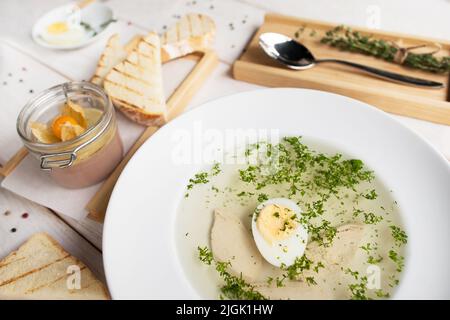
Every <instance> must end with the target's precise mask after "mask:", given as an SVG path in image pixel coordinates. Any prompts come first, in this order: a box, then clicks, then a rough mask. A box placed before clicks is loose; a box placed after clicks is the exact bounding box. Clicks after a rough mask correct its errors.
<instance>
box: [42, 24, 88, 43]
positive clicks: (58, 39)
mask: <svg viewBox="0 0 450 320" xmlns="http://www.w3.org/2000/svg"><path fill="white" fill-rule="evenodd" d="M67 26H68V30H67V31H65V32H62V33H59V34H51V33H50V32H48V31H47V30H46V29H44V30H42V33H41V37H42V39H43V40H44V41H45V42H47V43H49V44H54V45H71V44H77V43H80V42H82V41H84V39H85V38H86V37H87V36H88V35H87V33H86V31H85V30H84V28H83V27H82V26H81V25H79V24H78V25H77V24H73V23H67Z"/></svg>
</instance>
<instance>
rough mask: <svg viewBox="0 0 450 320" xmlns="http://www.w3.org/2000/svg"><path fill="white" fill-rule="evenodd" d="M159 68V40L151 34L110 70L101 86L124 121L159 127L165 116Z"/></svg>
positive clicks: (164, 120)
mask: <svg viewBox="0 0 450 320" xmlns="http://www.w3.org/2000/svg"><path fill="white" fill-rule="evenodd" d="M161 68H162V67H161V47H160V39H159V37H158V35H157V34H155V33H154V32H150V33H149V34H148V35H147V36H145V37H144V38H142V39H141V40H140V41H139V42H138V44H137V45H136V46H135V48H134V49H133V50H132V51H131V52H130V53H129V54H128V56H127V57H126V59H124V60H123V61H122V62H121V63H119V64H117V65H116V66H114V68H112V69H111V71H110V72H109V73H108V74H107V75H106V77H105V81H104V83H103V86H104V88H105V91H106V92H107V93H108V94H109V96H110V98H111V100H112V101H113V103H114V105H115V106H116V108H117V109H118V110H119V111H121V112H122V113H123V114H124V115H125V116H126V117H127V118H129V119H131V120H132V121H134V122H137V123H139V124H143V125H146V126H161V125H163V124H164V123H165V122H166V112H167V110H166V105H165V98H164V91H163V88H162V70H161Z"/></svg>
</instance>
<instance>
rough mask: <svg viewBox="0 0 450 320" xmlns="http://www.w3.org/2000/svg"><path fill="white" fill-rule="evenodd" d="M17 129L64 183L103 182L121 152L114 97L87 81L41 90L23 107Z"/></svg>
mask: <svg viewBox="0 0 450 320" xmlns="http://www.w3.org/2000/svg"><path fill="white" fill-rule="evenodd" d="M17 131H18V133H19V135H20V137H21V139H22V141H23V143H24V145H25V147H26V148H27V149H28V150H29V151H30V153H31V154H32V155H33V156H34V157H35V158H36V159H37V161H36V165H37V166H40V169H41V170H44V171H47V172H48V173H49V175H50V176H51V177H52V178H53V179H54V180H55V181H56V182H57V183H58V184H60V185H61V186H63V187H66V188H72V189H74V188H83V187H87V186H90V185H93V184H96V183H98V182H100V181H101V180H103V179H104V178H106V177H107V176H108V175H109V174H110V173H111V172H112V171H113V169H114V168H115V167H116V166H117V165H118V163H119V162H120V160H121V159H122V155H123V146H122V141H121V139H120V136H119V132H118V129H117V122H116V117H115V111H114V107H113V105H112V103H111V100H110V99H109V97H108V95H107V94H106V93H105V92H104V91H103V90H102V88H100V87H99V86H97V85H95V84H92V83H89V82H68V83H64V84H61V85H57V86H55V87H52V88H50V89H47V90H45V91H44V92H42V93H40V94H39V95H37V96H36V97H35V98H34V99H33V100H31V101H29V102H28V103H27V104H26V105H25V107H24V108H23V109H22V111H21V112H20V114H19V117H18V119H17Z"/></svg>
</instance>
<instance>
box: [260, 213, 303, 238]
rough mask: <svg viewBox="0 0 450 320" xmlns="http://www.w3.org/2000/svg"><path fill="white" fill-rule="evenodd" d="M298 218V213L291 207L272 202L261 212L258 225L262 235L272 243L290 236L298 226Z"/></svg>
mask: <svg viewBox="0 0 450 320" xmlns="http://www.w3.org/2000/svg"><path fill="white" fill-rule="evenodd" d="M296 218H297V216H296V214H295V213H294V211H292V210H291V209H289V208H287V207H284V206H280V205H276V204H270V205H267V206H265V207H264V208H263V209H262V210H261V211H260V212H259V214H258V217H257V220H256V226H257V228H258V230H259V232H260V233H261V235H262V237H263V238H264V239H265V240H266V241H267V242H268V243H269V244H272V243H273V242H275V241H280V240H284V239H286V238H288V237H290V235H291V233H292V232H293V231H294V230H295V229H296V228H297V221H296Z"/></svg>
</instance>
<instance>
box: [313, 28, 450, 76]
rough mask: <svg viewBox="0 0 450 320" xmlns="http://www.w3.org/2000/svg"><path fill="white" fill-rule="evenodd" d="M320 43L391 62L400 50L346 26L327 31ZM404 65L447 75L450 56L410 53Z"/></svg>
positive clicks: (387, 42)
mask: <svg viewBox="0 0 450 320" xmlns="http://www.w3.org/2000/svg"><path fill="white" fill-rule="evenodd" d="M320 41H321V42H322V43H324V44H328V45H331V46H332V47H336V48H339V49H340V50H344V51H350V52H357V53H363V54H366V55H370V56H374V57H377V58H380V59H383V60H386V61H389V62H394V61H395V56H396V54H397V52H398V50H400V48H399V47H397V46H395V45H394V44H393V43H391V42H389V41H386V40H383V39H375V38H373V37H372V36H371V35H362V34H361V33H359V32H358V31H353V30H352V29H350V28H348V27H345V26H337V27H335V28H334V29H332V30H329V31H327V32H326V33H325V36H324V37H323V38H322V39H321V40H320ZM402 64H403V65H405V66H407V67H410V68H414V69H420V70H423V71H428V72H433V73H446V72H449V71H450V56H445V57H436V56H434V55H433V54H432V53H413V52H408V53H407V55H406V57H405V59H404V60H403V63H402Z"/></svg>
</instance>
